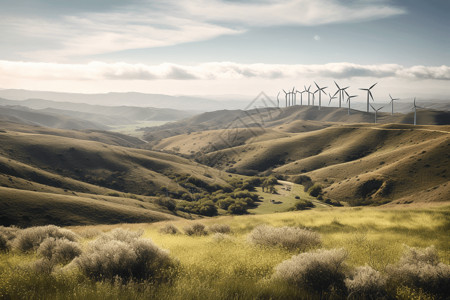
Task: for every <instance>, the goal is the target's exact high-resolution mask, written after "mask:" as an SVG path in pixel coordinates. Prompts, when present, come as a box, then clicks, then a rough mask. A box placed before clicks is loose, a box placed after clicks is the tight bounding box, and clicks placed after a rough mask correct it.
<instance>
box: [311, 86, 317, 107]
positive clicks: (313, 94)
mask: <svg viewBox="0 0 450 300" xmlns="http://www.w3.org/2000/svg"><path fill="white" fill-rule="evenodd" d="M318 91H319V90H315V91H314V92H313V93H312V96H313V97H312V100H313V101H312V105H313V106H314V101H315V100H316V93H317V92H318Z"/></svg>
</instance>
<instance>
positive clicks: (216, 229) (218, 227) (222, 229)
mask: <svg viewBox="0 0 450 300" xmlns="http://www.w3.org/2000/svg"><path fill="white" fill-rule="evenodd" d="M208 231H209V232H213V233H230V232H231V228H230V226H229V225H227V224H213V225H211V226H209V227H208Z"/></svg>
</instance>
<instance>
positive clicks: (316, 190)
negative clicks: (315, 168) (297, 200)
mask: <svg viewBox="0 0 450 300" xmlns="http://www.w3.org/2000/svg"><path fill="white" fill-rule="evenodd" d="M308 193H309V194H310V195H311V196H313V197H317V196H319V195H320V194H322V186H321V185H320V184H317V183H315V184H314V185H313V186H312V187H310V188H309V189H308Z"/></svg>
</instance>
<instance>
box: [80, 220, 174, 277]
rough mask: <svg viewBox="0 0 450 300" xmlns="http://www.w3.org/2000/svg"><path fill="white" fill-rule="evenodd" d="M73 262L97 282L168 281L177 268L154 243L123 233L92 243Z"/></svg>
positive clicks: (135, 235) (103, 237) (115, 232)
mask: <svg viewBox="0 0 450 300" xmlns="http://www.w3.org/2000/svg"><path fill="white" fill-rule="evenodd" d="M115 237H118V238H119V239H115ZM74 262H75V264H76V265H77V266H78V267H79V268H80V270H81V271H82V272H83V273H84V274H85V275H86V276H88V277H90V278H93V279H95V280H105V279H106V280H113V279H116V278H120V279H122V281H127V280H130V279H133V280H147V279H152V280H157V279H165V278H167V276H168V275H169V273H170V272H168V271H169V270H171V269H172V268H173V267H174V266H175V264H174V262H173V261H172V260H171V259H170V257H169V255H168V253H167V252H166V251H165V250H161V249H160V248H158V247H157V246H156V245H155V244H153V242H152V241H151V240H149V239H142V238H139V236H138V235H137V234H136V233H134V232H130V231H126V230H123V229H117V230H114V232H111V233H108V234H104V235H103V236H101V237H100V238H98V239H97V240H95V241H92V242H90V243H89V246H88V250H87V251H85V252H84V253H83V254H82V255H81V256H79V257H78V258H76V259H75V260H74Z"/></svg>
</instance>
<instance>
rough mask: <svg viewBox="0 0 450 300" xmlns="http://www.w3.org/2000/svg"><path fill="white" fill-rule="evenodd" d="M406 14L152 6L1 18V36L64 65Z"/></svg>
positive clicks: (369, 5) (309, 5)
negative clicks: (270, 29)
mask: <svg viewBox="0 0 450 300" xmlns="http://www.w3.org/2000/svg"><path fill="white" fill-rule="evenodd" d="M403 13H405V11H404V10H403V9H401V8H398V7H395V6H392V5H389V4H388V2H385V1H379V0H370V1H364V2H353V1H352V2H348V1H341V0H287V1H276V0H267V1H264V2H261V1H258V2H256V1H255V2H253V1H251V2H239V1H225V0H192V1H177V0H168V1H163V0H148V1H138V2H137V3H132V4H129V5H128V6H124V7H121V8H120V9H116V10H111V11H106V12H95V13H94V12H82V13H77V14H76V15H62V16H55V17H54V18H48V17H44V16H39V15H36V16H29V15H27V16H25V15H23V16H21V15H1V13H0V17H2V19H3V22H2V29H0V34H1V35H2V36H3V37H4V38H5V37H8V38H9V40H12V41H16V42H17V41H19V42H20V43H18V44H21V43H26V42H27V41H26V39H32V40H33V41H34V42H33V45H32V46H30V47H29V49H24V48H22V49H20V50H19V52H21V54H22V56H23V57H25V58H26V59H32V60H36V59H40V60H45V61H63V60H64V59H67V58H70V57H74V56H87V55H95V54H102V53H108V52H115V51H122V50H128V49H139V48H151V47H161V46H170V45H175V44H180V43H186V42H193V41H200V40H205V39H210V38H213V37H217V36H221V35H227V34H239V33H242V32H245V31H246V30H248V29H249V28H251V27H255V26H256V27H266V26H281V25H302V26H311V25H318V24H328V23H343V22H357V21H366V20H371V19H379V18H386V17H390V16H393V15H398V14H403Z"/></svg>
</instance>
